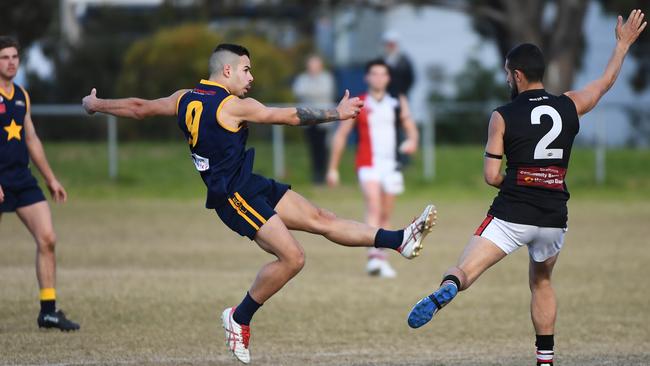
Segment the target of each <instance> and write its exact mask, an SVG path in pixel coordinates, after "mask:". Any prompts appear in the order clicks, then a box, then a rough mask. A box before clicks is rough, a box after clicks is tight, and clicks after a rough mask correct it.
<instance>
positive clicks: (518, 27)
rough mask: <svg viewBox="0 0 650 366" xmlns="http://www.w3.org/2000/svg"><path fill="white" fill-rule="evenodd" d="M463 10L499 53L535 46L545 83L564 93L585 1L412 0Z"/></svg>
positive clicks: (578, 48)
mask: <svg viewBox="0 0 650 366" xmlns="http://www.w3.org/2000/svg"><path fill="white" fill-rule="evenodd" d="M415 2H416V3H429V4H435V5H441V6H445V7H448V8H453V9H458V10H461V11H464V12H466V13H468V14H469V15H471V16H472V18H473V23H474V28H475V29H476V30H477V31H478V32H479V34H481V35H482V36H483V37H485V38H488V39H491V40H493V41H495V42H496V44H497V47H498V49H499V51H500V52H501V55H502V56H504V57H505V55H506V54H507V53H508V51H509V50H510V49H511V48H512V47H513V46H515V45H517V44H518V43H522V42H530V43H534V44H536V45H538V46H539V47H540V48H541V49H542V51H543V52H544V55H545V57H546V62H547V72H546V77H545V85H546V87H547V89H548V90H550V91H552V92H556V93H559V92H564V91H567V90H569V89H570V88H571V87H572V85H573V80H574V77H575V74H576V71H577V69H578V67H579V66H580V61H581V59H582V54H583V50H584V34H583V32H582V25H583V22H584V18H585V13H586V11H587V6H588V0H527V1H520V0H464V1H452V0H433V1H415Z"/></svg>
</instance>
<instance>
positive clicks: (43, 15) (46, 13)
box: [0, 0, 58, 49]
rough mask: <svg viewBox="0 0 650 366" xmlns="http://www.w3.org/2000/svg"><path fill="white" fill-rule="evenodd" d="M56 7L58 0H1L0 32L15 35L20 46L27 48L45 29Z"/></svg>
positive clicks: (55, 11)
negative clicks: (0, 18)
mask: <svg viewBox="0 0 650 366" xmlns="http://www.w3.org/2000/svg"><path fill="white" fill-rule="evenodd" d="M57 9H58V1H52V0H31V1H25V0H3V1H2V3H1V4H0V12H1V13H2V21H1V22H0V34H3V35H11V36H14V37H17V38H18V40H19V41H20V44H21V47H22V48H24V49H27V48H28V47H29V46H30V45H31V44H32V42H34V41H35V40H37V39H39V38H40V37H41V36H42V35H43V34H44V33H45V31H47V29H48V27H49V26H50V23H51V22H52V19H53V18H54V16H55V15H56V14H57Z"/></svg>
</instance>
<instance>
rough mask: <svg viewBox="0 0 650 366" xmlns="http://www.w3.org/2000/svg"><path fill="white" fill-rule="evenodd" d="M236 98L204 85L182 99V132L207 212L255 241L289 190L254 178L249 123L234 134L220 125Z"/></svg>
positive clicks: (217, 87)
mask: <svg viewBox="0 0 650 366" xmlns="http://www.w3.org/2000/svg"><path fill="white" fill-rule="evenodd" d="M232 98H236V96H235V95H232V94H230V92H229V91H228V89H227V88H226V87H224V86H223V85H220V84H218V83H215V82H213V81H210V80H201V82H200V83H199V84H198V85H197V86H196V87H195V88H194V89H192V90H190V91H188V92H186V93H185V94H183V95H182V96H181V97H180V98H179V99H178V102H177V113H178V127H179V128H180V129H181V131H182V132H183V135H184V136H185V139H186V140H187V142H188V144H189V148H190V151H191V158H192V161H193V162H194V166H195V167H196V170H198V171H199V173H200V174H201V178H202V179H203V182H204V183H205V186H206V187H207V198H206V202H205V207H206V208H209V209H215V210H216V211H217V214H218V215H219V217H220V218H221V220H222V221H223V222H224V223H225V224H226V225H227V226H228V227H230V228H231V229H232V230H233V231H235V232H237V233H239V234H240V235H242V236H247V237H249V238H250V239H251V240H252V239H254V237H255V234H256V233H257V231H258V230H259V228H260V227H262V225H264V223H266V221H267V220H268V219H269V218H271V216H273V215H275V211H274V208H275V205H276V204H277V203H278V202H279V201H280V199H281V198H282V196H283V195H284V194H285V193H286V191H287V190H288V189H289V188H290V187H289V186H288V185H285V184H282V183H278V182H275V181H274V180H272V179H267V178H264V177H262V176H259V175H257V174H253V172H252V171H253V160H254V157H255V150H254V149H252V148H251V149H246V141H247V140H248V127H247V125H246V123H245V122H243V123H242V124H241V125H240V126H239V127H238V128H231V127H229V126H227V125H225V124H223V123H221V122H220V121H219V114H220V111H221V108H222V107H223V105H224V104H225V103H228V101H229V100H231V99H232Z"/></svg>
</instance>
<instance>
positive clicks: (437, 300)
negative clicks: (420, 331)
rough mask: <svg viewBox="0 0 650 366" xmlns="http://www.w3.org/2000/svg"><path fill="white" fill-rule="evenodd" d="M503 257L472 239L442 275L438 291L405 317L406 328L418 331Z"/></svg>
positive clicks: (480, 240)
mask: <svg viewBox="0 0 650 366" xmlns="http://www.w3.org/2000/svg"><path fill="white" fill-rule="evenodd" d="M505 256H506V253H505V252H504V251H503V250H501V249H500V248H499V247H497V246H496V245H495V244H494V243H493V242H492V241H490V240H488V239H486V238H483V237H480V236H476V235H475V236H473V237H472V239H471V240H470V242H469V244H467V246H466V247H465V250H464V252H463V254H462V255H461V257H460V260H459V261H458V265H457V266H456V267H452V268H450V269H449V270H447V272H446V273H445V276H444V278H443V280H442V283H441V284H440V288H438V290H436V291H435V292H434V293H432V294H431V295H429V296H427V297H425V298H423V299H422V300H420V301H419V302H418V303H417V304H416V305H415V306H414V307H413V309H412V310H411V313H410V314H409V317H408V324H409V326H410V327H411V328H419V327H421V326H423V325H424V324H426V323H428V322H429V321H430V320H431V318H433V316H434V315H435V314H436V313H437V312H438V310H440V309H442V308H443V307H444V306H445V305H447V304H449V303H450V302H451V300H453V298H454V297H455V296H456V294H457V293H458V291H459V290H461V291H462V290H466V289H467V288H469V287H470V286H471V285H472V283H474V281H476V279H478V277H479V276H480V275H481V274H482V273H483V272H485V271H486V270H487V269H488V268H490V267H492V266H493V265H494V264H495V263H497V262H498V261H500V260H501V259H503V258H504V257H505Z"/></svg>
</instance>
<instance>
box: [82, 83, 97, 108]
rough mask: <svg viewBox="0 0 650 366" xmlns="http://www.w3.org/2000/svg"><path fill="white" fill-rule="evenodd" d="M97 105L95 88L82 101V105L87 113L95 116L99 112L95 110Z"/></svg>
mask: <svg viewBox="0 0 650 366" xmlns="http://www.w3.org/2000/svg"><path fill="white" fill-rule="evenodd" d="M96 104H97V89H95V88H93V89H92V90H91V91H90V94H88V95H86V96H85V97H84V98H83V99H82V100H81V105H83V107H84V109H85V110H86V113H88V114H95V112H97V110H96V108H95V105H96Z"/></svg>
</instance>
